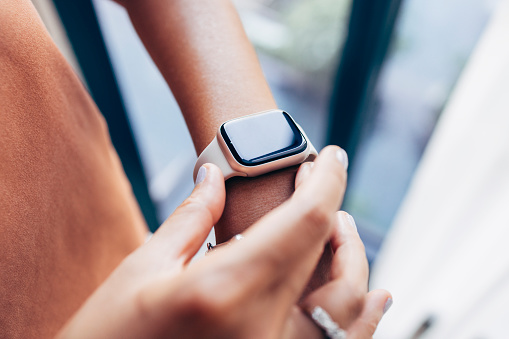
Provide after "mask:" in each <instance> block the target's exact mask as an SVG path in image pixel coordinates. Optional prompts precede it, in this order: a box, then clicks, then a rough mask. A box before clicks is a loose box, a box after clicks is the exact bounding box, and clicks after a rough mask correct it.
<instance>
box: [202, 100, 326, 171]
mask: <svg viewBox="0 0 509 339" xmlns="http://www.w3.org/2000/svg"><path fill="white" fill-rule="evenodd" d="M316 156H317V153H316V150H315V148H314V147H313V145H312V144H311V142H310V141H309V139H308V138H307V136H306V134H305V133H304V131H303V130H302V128H301V127H300V126H299V125H298V124H297V123H296V122H295V121H294V120H293V118H292V117H291V116H290V114H288V113H287V112H284V111H282V110H279V109H274V110H269V111H263V112H260V113H255V114H251V115H247V116H244V117H241V118H236V119H232V120H228V121H226V122H225V123H223V124H222V125H221V127H219V130H218V131H217V135H216V136H215V138H214V140H212V142H211V143H210V144H209V145H208V146H207V148H205V150H203V152H202V153H201V154H200V156H199V157H198V160H197V161H196V165H195V167H194V173H193V179H194V180H196V175H197V174H198V170H199V168H200V167H201V166H202V165H203V164H205V163H212V164H214V165H217V166H218V167H219V168H220V169H221V171H222V172H223V175H224V179H225V180H226V179H229V178H231V177H235V176H241V177H255V176H258V175H262V174H265V173H269V172H273V171H276V170H278V169H281V168H285V167H290V166H293V165H298V164H300V163H303V162H304V161H306V160H313V159H314V158H315V157H316Z"/></svg>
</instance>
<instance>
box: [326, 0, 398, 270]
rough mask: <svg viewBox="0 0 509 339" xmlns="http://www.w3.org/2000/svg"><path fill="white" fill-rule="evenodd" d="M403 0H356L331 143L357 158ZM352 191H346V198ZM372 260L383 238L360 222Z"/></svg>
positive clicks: (335, 98) (338, 77) (335, 101)
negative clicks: (362, 134)
mask: <svg viewBox="0 0 509 339" xmlns="http://www.w3.org/2000/svg"><path fill="white" fill-rule="evenodd" d="M401 4H402V0H377V1H371V0H352V7H351V13H350V21H349V24H348V34H347V37H346V41H345V44H344V46H343V52H342V55H341V59H340V64H339V67H338V71H337V75H336V79H335V83H334V89H333V93H332V96H331V106H330V115H329V125H328V133H327V143H328V144H333V145H339V146H341V147H342V148H344V149H345V150H346V151H347V153H348V157H349V159H350V163H353V162H354V160H355V155H356V151H357V146H358V144H359V141H360V138H361V133H362V131H363V129H364V127H365V126H366V123H369V121H370V120H372V117H371V116H370V115H371V114H372V112H373V109H370V108H371V105H373V104H374V103H375V102H374V100H373V99H374V95H375V87H376V84H377V81H378V78H379V74H380V70H381V68H382V66H383V63H384V61H385V58H386V56H387V52H388V50H389V47H390V44H391V40H392V36H393V32H394V28H395V25H396V20H397V18H398V14H399V11H400V8H401ZM348 196H349V191H348V190H347V191H346V197H345V200H347V199H348ZM359 234H360V236H361V238H362V240H363V242H364V244H365V247H366V254H367V256H368V260H369V261H370V263H371V262H372V261H373V260H374V258H375V257H376V254H377V253H378V250H379V248H380V245H381V243H382V241H383V238H381V237H380V236H379V235H377V234H374V233H372V232H370V231H368V230H367V229H365V228H363V227H362V225H359Z"/></svg>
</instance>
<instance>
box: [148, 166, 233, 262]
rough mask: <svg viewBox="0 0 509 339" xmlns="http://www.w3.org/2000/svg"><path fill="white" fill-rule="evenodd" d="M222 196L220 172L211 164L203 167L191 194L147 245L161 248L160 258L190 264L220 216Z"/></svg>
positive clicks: (223, 193) (223, 202)
mask: <svg viewBox="0 0 509 339" xmlns="http://www.w3.org/2000/svg"><path fill="white" fill-rule="evenodd" d="M225 197H226V193H225V186H224V177H223V174H222V172H221V170H220V169H219V168H218V167H217V166H215V165H212V164H205V165H203V166H202V167H200V170H199V172H198V176H197V180H196V186H195V188H194V190H193V192H192V193H191V195H190V196H189V197H188V198H187V199H186V200H184V202H183V203H182V204H181V205H180V206H179V207H178V208H177V209H176V210H175V212H173V214H172V215H171V216H170V217H169V218H168V219H166V221H165V222H164V223H163V224H162V225H161V227H160V228H159V229H158V230H157V232H156V233H155V234H154V236H153V237H152V239H151V240H150V245H153V246H162V247H163V248H164V249H165V250H164V252H165V253H164V256H163V258H170V259H177V258H178V259H180V260H182V261H183V262H184V263H187V262H189V261H190V260H191V259H192V257H193V256H194V255H195V254H196V252H198V250H199V249H200V247H201V245H202V244H203V242H204V241H205V240H206V239H207V236H208V234H209V233H210V230H211V229H212V227H213V226H214V224H215V223H217V221H218V220H219V218H220V217H221V214H222V213H223V209H224V204H225Z"/></svg>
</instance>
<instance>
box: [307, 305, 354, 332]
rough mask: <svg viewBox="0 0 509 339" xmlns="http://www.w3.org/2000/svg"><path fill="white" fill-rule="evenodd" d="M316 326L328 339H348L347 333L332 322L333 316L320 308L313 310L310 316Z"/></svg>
mask: <svg viewBox="0 0 509 339" xmlns="http://www.w3.org/2000/svg"><path fill="white" fill-rule="evenodd" d="M309 315H310V317H311V319H312V320H313V321H314V323H315V324H316V326H318V327H320V328H321V329H322V330H323V332H324V334H325V337H326V338H327V339H346V332H345V330H343V329H342V328H341V327H339V325H338V324H337V323H335V322H334V320H332V318H331V316H330V315H329V313H327V311H325V310H324V309H323V308H321V307H320V306H316V307H315V308H313V311H311V313H310V314H309Z"/></svg>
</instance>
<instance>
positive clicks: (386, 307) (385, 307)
mask: <svg viewBox="0 0 509 339" xmlns="http://www.w3.org/2000/svg"><path fill="white" fill-rule="evenodd" d="M391 306H392V298H389V299H387V301H386V302H385V305H384V314H385V313H387V311H388V310H389V308H391Z"/></svg>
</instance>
